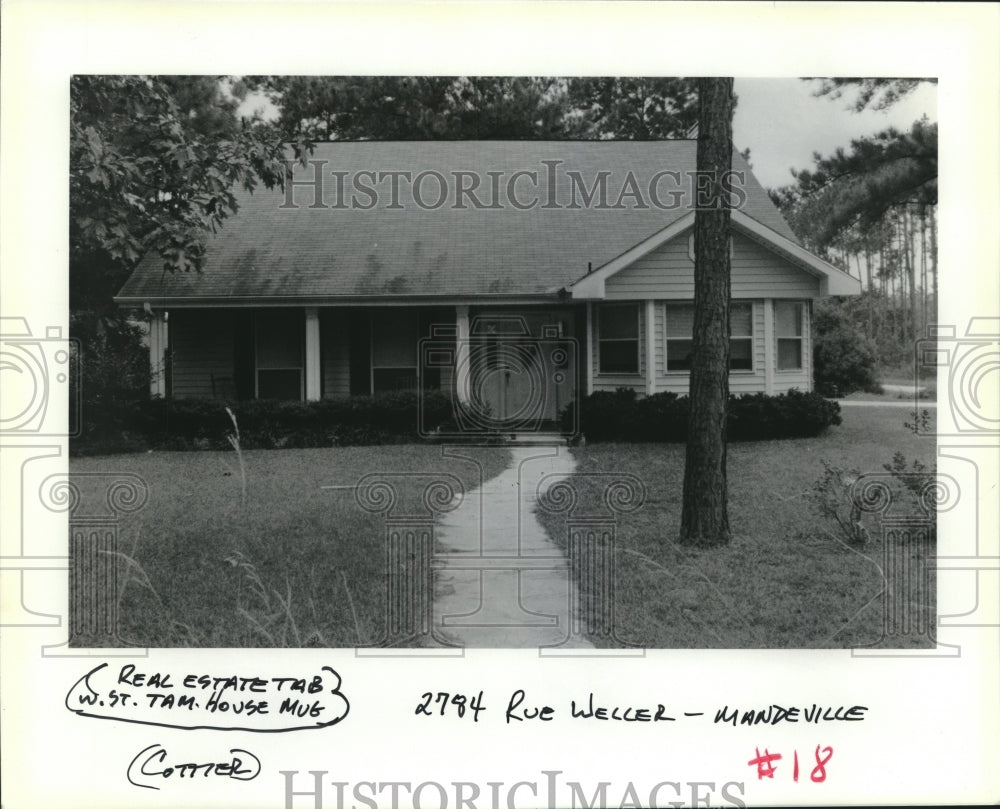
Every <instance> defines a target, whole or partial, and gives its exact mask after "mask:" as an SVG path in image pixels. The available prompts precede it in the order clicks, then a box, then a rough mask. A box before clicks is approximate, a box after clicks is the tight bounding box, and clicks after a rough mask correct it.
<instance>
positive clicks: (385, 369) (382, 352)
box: [371, 309, 420, 393]
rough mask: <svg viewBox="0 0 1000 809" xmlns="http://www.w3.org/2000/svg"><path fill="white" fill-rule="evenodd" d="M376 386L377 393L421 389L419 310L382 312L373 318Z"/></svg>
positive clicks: (374, 377)
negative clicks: (419, 387) (418, 375)
mask: <svg viewBox="0 0 1000 809" xmlns="http://www.w3.org/2000/svg"><path fill="white" fill-rule="evenodd" d="M371 322H372V387H373V389H374V392H375V393H380V392H382V391H388V390H412V389H414V388H416V386H417V341H418V336H419V331H420V321H419V317H418V314H417V312H416V311H415V310H403V311H400V310H398V309H396V310H379V311H377V312H375V313H374V314H373V315H372V321H371Z"/></svg>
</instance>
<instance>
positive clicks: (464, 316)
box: [455, 306, 469, 403]
mask: <svg viewBox="0 0 1000 809" xmlns="http://www.w3.org/2000/svg"><path fill="white" fill-rule="evenodd" d="M468 392H469V307H468V306H456V307H455V394H456V395H457V396H458V400H459V401H460V402H462V403H468V401H469V398H468V395H467V394H468Z"/></svg>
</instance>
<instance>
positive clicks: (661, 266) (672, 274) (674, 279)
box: [605, 233, 820, 300]
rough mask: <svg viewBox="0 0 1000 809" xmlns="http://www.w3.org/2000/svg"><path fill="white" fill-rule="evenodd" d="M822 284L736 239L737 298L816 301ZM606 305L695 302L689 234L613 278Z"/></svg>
mask: <svg viewBox="0 0 1000 809" xmlns="http://www.w3.org/2000/svg"><path fill="white" fill-rule="evenodd" d="M819 289H820V285H819V279H818V278H816V277H814V276H812V275H810V274H809V273H807V272H806V271H805V270H802V269H800V268H798V267H796V266H795V265H794V264H792V263H791V262H789V261H786V260H785V259H783V258H781V257H780V256H778V255H776V254H775V253H773V252H771V251H770V250H768V249H767V248H766V247H764V246H762V245H760V244H758V243H757V242H755V241H753V240H751V239H749V238H747V237H746V236H744V235H742V234H740V233H737V234H734V235H733V262H732V295H733V297H734V298H812V297H816V296H818V295H819ZM605 295H606V297H607V299H608V300H633V299H634V300H643V299H646V298H653V299H657V300H669V299H673V300H693V299H694V262H693V261H691V258H690V256H689V255H688V234H687V233H684V234H681V235H680V236H678V237H677V238H676V239H672V240H671V241H669V242H667V243H666V244H664V245H661V246H660V247H658V248H657V249H656V250H654V251H652V252H651V253H649V254H648V255H646V256H643V257H642V258H641V259H639V260H638V261H636V262H635V263H634V264H632V265H631V266H630V267H626V268H625V269H624V270H622V271H621V272H619V273H617V274H615V275H614V276H612V277H611V278H609V279H608V280H607V282H606V284H605Z"/></svg>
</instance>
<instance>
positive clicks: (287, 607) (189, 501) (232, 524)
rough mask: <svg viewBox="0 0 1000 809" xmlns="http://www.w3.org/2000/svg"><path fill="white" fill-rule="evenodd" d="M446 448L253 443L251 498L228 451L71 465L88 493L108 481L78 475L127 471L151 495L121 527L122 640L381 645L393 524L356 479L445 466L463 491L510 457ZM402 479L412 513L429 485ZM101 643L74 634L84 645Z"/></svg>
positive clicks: (403, 500) (248, 457)
mask: <svg viewBox="0 0 1000 809" xmlns="http://www.w3.org/2000/svg"><path fill="white" fill-rule="evenodd" d="M442 452H443V450H442V448H441V447H439V446H438V447H435V446H429V445H405V446H398V445H396V446H379V447H341V448H333V449H297V450H256V451H245V452H244V453H243V457H244V461H245V465H246V497H245V502H244V498H243V494H242V477H241V474H240V467H239V463H238V459H237V456H236V454H235V453H234V452H150V453H143V454H135V455H114V456H105V457H89V458H74V459H71V461H70V473H71V475H74V474H75V475H76V476H77V477H76V478H74V480H75V481H76V483H77V484H78V485H80V486H81V487H88V486H106V485H107V484H106V479H104V478H93V477H89V476H87V475H86V474H81V473H109V474H114V473H116V472H129V473H134V474H137V475H139V476H140V477H141V478H142V479H143V480H144V481H145V484H146V487H147V489H148V491H149V502H148V504H147V505H146V506H145V508H143V509H142V510H141V511H139V512H137V513H136V514H134V515H130V516H128V517H126V518H124V519H123V521H122V524H121V531H120V540H119V552H120V553H121V554H122V556H121V557H119V565H118V575H119V584H118V597H119V599H120V605H119V629H118V635H119V638H120V640H121V642H123V643H125V644H136V645H141V646H154V647H157V646H186V647H193V646H198V647H256V646H263V647H268V646H327V647H350V646H358V645H369V644H374V643H377V642H378V641H379V639H380V638H381V637H382V636H383V634H384V632H385V576H386V570H385V551H384V544H383V538H384V536H385V527H384V523H383V518H382V516H380V515H376V514H371V513H368V512H366V511H364V510H362V509H361V507H360V506H359V505H358V504H357V502H356V501H355V497H354V491H353V489H352V488H351V487H352V486H353V485H354V484H355V483H356V482H357V481H358V480H359V479H360V478H361V477H363V476H364V475H366V474H369V473H372V472H386V473H411V472H412V473H417V472H421V473H422V472H428V473H445V472H446V473H450V474H452V475H454V476H456V477H458V478H459V479H460V480H461V482H462V484H463V485H464V486H465V489H466V490H468V489H470V488H472V487H474V486H478V485H479V483H480V476H481V475H483V476H485V478H490V477H493V476H495V475H497V474H499V473H500V472H501V471H502V470H503V469H504V467H505V466H506V463H507V461H508V457H509V455H508V453H507V452H506V450H503V449H492V448H481V449H468V448H464V449H461V450H459V449H457V448H455V449H453V450H449V452H458V453H461V454H463V455H468V456H472V457H473V458H474V459H475V460H474V461H473V460H468V459H466V460H463V459H460V458H455V457H444V456H443V454H442ZM477 462H478V463H477ZM399 480H400V485H399V492H400V498H399V502H400V505H401V507H402V509H403V510H410V511H412V510H413V508H414V507H415V502H416V501H417V500H418V499H419V497H420V496H421V494H422V492H423V488H424V486H425V485H426V483H427V479H426V478H423V477H411V478H406V477H403V478H401V479H399ZM324 486H340V487H342V488H338V489H335V490H324V489H323V488H322V487H324ZM93 642H94V639H93V638H88V637H86V636H73V637H71V643H72V644H73V645H76V646H88V645H92V644H93Z"/></svg>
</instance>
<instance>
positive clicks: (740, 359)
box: [729, 303, 753, 371]
mask: <svg viewBox="0 0 1000 809" xmlns="http://www.w3.org/2000/svg"><path fill="white" fill-rule="evenodd" d="M729 370H730V371H752V370H753V304H751V303H730V304H729Z"/></svg>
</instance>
